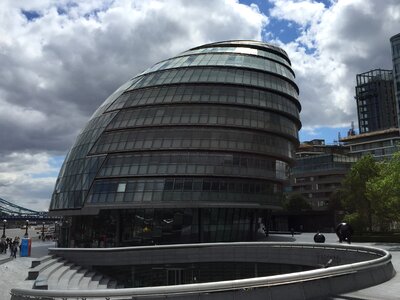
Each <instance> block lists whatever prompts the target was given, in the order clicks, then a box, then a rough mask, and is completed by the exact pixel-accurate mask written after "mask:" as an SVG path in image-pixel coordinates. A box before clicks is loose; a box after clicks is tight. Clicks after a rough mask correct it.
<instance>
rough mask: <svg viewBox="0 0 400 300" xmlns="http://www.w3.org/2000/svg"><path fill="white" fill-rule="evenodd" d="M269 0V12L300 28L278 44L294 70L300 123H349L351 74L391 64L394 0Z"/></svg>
mask: <svg viewBox="0 0 400 300" xmlns="http://www.w3.org/2000/svg"><path fill="white" fill-rule="evenodd" d="M272 2H273V3H274V4H275V6H274V7H273V9H272V14H271V15H273V16H274V17H275V18H279V19H281V20H287V21H290V22H295V23H297V26H299V27H300V29H301V34H300V36H299V37H298V38H297V39H296V40H295V41H293V42H290V43H288V44H286V45H285V44H283V43H281V42H280V44H281V45H282V47H283V48H285V49H286V50H287V51H288V54H289V56H290V58H291V60H292V64H293V68H294V70H295V72H296V75H297V80H296V81H297V83H298V85H299V87H300V100H301V103H302V106H303V111H302V114H301V119H302V122H303V124H304V125H305V126H306V127H314V128H315V127H322V126H333V127H342V126H345V125H347V126H350V122H351V121H357V111H356V104H355V100H354V94H355V92H354V87H355V77H356V74H359V73H362V72H366V71H369V70H371V69H375V68H384V69H391V68H392V64H391V52H390V42H389V38H390V36H392V35H394V34H396V33H398V32H399V31H400V28H399V26H398V24H399V23H400V14H399V12H400V2H399V1H397V0H388V1H374V0H346V1H344V0H339V1H335V2H333V3H332V5H331V6H330V7H323V6H321V4H320V3H316V1H306V0H303V1H293V0H274V1H272ZM306 25H307V26H306ZM278 42H279V41H278Z"/></svg>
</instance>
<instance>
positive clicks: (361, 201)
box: [341, 155, 379, 230]
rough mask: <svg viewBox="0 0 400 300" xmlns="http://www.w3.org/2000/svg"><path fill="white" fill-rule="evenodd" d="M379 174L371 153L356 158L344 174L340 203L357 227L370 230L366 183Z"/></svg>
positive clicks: (370, 217)
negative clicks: (358, 158)
mask: <svg viewBox="0 0 400 300" xmlns="http://www.w3.org/2000/svg"><path fill="white" fill-rule="evenodd" d="M378 174H379V165H378V164H377V163H376V162H375V160H374V159H373V157H372V156H371V155H366V156H363V157H362V158H361V159H360V160H358V161H357V162H356V163H355V164H354V165H353V166H352V168H351V169H350V171H349V173H348V174H347V175H346V177H345V179H344V180H343V184H342V197H341V199H342V204H343V207H344V209H345V210H346V212H347V215H350V216H349V217H351V219H353V221H356V222H357V224H358V226H359V227H361V228H359V229H363V230H365V229H367V230H372V225H373V224H372V219H373V218H372V217H373V208H372V203H371V200H370V199H371V198H370V197H368V195H367V183H368V182H369V181H370V180H372V179H374V178H376V177H377V176H378Z"/></svg>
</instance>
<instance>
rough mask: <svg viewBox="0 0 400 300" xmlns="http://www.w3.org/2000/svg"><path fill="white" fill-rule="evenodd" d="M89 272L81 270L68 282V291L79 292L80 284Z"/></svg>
mask: <svg viewBox="0 0 400 300" xmlns="http://www.w3.org/2000/svg"><path fill="white" fill-rule="evenodd" d="M88 272H89V271H88V270H86V269H80V270H78V271H77V272H76V273H75V274H74V275H73V276H72V277H71V279H70V281H69V282H68V289H69V290H79V283H80V281H81V280H82V279H83V277H84V276H85V274H86V273H88Z"/></svg>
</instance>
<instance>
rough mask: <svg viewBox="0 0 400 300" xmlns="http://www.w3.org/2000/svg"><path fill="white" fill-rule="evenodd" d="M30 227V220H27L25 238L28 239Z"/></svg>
mask: <svg viewBox="0 0 400 300" xmlns="http://www.w3.org/2000/svg"><path fill="white" fill-rule="evenodd" d="M28 225H29V220H26V223H25V235H24V238H27V237H28V236H29V235H28Z"/></svg>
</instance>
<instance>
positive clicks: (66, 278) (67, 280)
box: [57, 265, 82, 290]
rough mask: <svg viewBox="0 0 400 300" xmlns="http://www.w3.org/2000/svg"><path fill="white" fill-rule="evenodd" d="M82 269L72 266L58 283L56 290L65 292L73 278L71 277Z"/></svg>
mask: <svg viewBox="0 0 400 300" xmlns="http://www.w3.org/2000/svg"><path fill="white" fill-rule="evenodd" d="M81 269H82V267H80V266H75V265H72V266H71V267H70V268H69V270H68V271H67V272H65V273H64V274H63V275H62V276H61V278H60V279H59V281H58V288H57V289H59V290H67V289H68V285H69V283H70V281H71V279H72V278H73V276H74V275H75V274H76V273H77V272H78V271H79V270H81Z"/></svg>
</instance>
